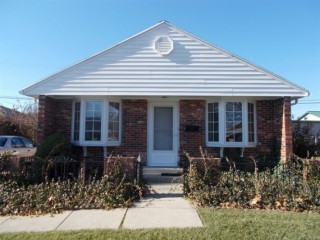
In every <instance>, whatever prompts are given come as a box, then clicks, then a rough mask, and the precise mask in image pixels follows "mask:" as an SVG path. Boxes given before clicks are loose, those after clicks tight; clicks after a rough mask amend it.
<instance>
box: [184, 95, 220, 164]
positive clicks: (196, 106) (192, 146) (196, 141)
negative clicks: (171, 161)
mask: <svg viewBox="0 0 320 240" xmlns="http://www.w3.org/2000/svg"><path fill="white" fill-rule="evenodd" d="M179 109H180V128H179V132H180V136H179V137H180V160H184V159H185V158H184V151H186V152H188V153H189V154H191V155H192V156H199V147H200V146H201V147H203V148H204V149H206V150H207V151H208V152H209V153H210V155H212V156H215V157H218V156H219V155H220V149H219V148H207V147H206V139H205V122H206V120H205V118H206V115H205V114H206V101H205V100H180V103H179ZM187 125H194V126H198V127H199V131H197V132H186V131H185V130H186V126H187Z"/></svg>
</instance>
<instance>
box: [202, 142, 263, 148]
mask: <svg viewBox="0 0 320 240" xmlns="http://www.w3.org/2000/svg"><path fill="white" fill-rule="evenodd" d="M206 145H207V147H218V148H253V147H256V146H257V143H234V142H233V143H212V142H207V143H206Z"/></svg>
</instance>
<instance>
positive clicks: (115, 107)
mask: <svg viewBox="0 0 320 240" xmlns="http://www.w3.org/2000/svg"><path fill="white" fill-rule="evenodd" d="M119 111H120V104H119V103H118V102H110V103H109V126H108V141H119V123H120V114H119Z"/></svg>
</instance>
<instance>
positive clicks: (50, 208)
mask: <svg viewBox="0 0 320 240" xmlns="http://www.w3.org/2000/svg"><path fill="white" fill-rule="evenodd" d="M109 161H110V162H109V164H108V167H109V169H108V171H106V173H105V175H104V176H103V177H102V179H101V180H95V179H93V180H91V181H90V182H87V183H85V182H83V181H77V180H65V181H63V180H60V179H58V180H54V179H52V180H50V179H48V178H47V179H46V180H45V181H44V182H43V183H40V184H29V185H28V184H19V183H18V182H17V181H15V180H13V179H8V180H6V181H3V182H1V183H0V215H7V214H12V215H33V214H45V213H59V212H62V211H63V210H72V209H97V208H100V209H111V208H118V207H128V206H130V205H131V204H132V203H133V200H134V199H135V198H137V197H139V196H140V195H141V193H142V190H143V188H142V187H141V186H139V185H138V184H137V183H136V181H135V180H134V178H133V177H132V176H131V175H130V174H127V172H126V171H125V170H124V168H122V163H121V162H120V161H116V160H114V159H112V158H110V159H109Z"/></svg>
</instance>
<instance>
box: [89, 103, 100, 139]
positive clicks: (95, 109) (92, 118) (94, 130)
mask: <svg viewBox="0 0 320 240" xmlns="http://www.w3.org/2000/svg"><path fill="white" fill-rule="evenodd" d="M102 104H103V102H101V101H87V102H86V114H85V117H86V122H85V140H86V141H101V114H102Z"/></svg>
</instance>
